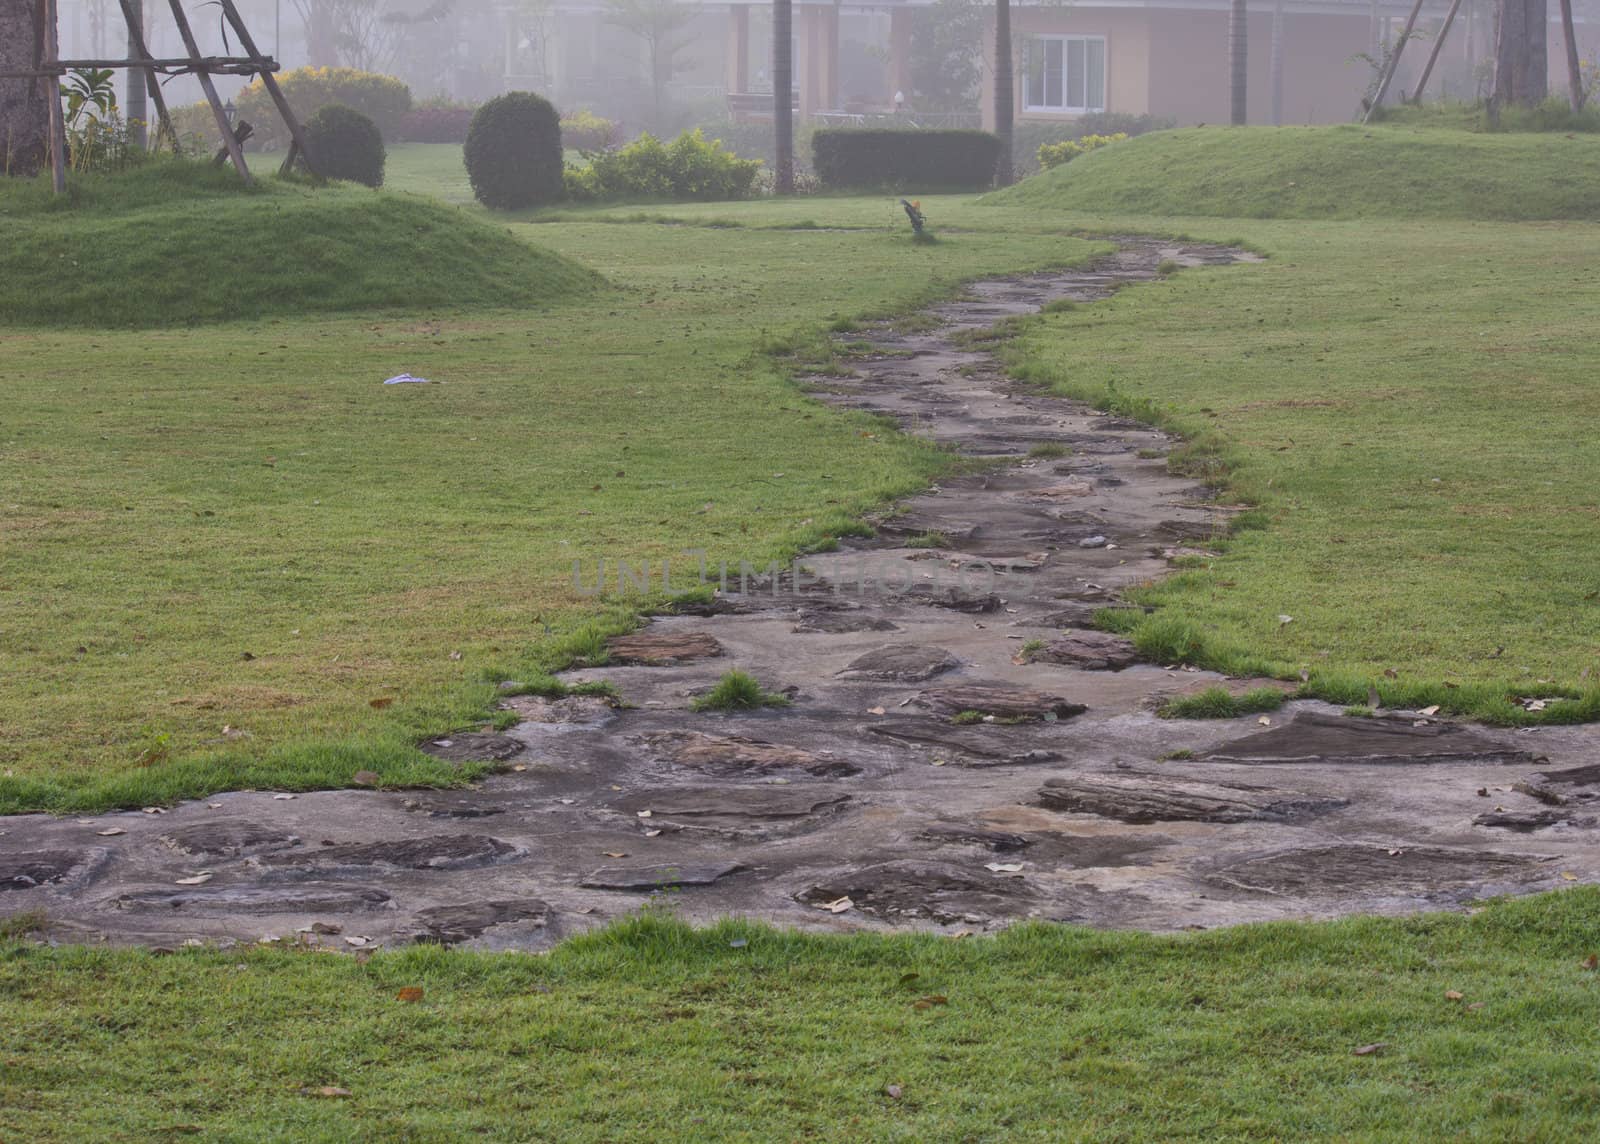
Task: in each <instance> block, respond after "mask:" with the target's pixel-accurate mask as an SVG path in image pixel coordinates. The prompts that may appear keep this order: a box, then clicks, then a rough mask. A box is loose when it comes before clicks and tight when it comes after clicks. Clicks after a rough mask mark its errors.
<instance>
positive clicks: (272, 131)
mask: <svg viewBox="0 0 1600 1144" xmlns="http://www.w3.org/2000/svg"><path fill="white" fill-rule="evenodd" d="M278 86H279V87H280V88H282V89H283V96H284V98H285V99H287V100H288V101H289V106H290V107H292V108H293V109H294V113H295V117H296V118H298V119H299V120H300V122H301V123H305V122H306V121H307V120H309V119H310V118H311V117H312V116H313V115H315V114H316V113H317V112H319V111H321V110H322V109H323V108H324V107H327V106H328V105H329V104H330V103H338V104H342V105H343V106H345V107H349V108H353V109H354V110H356V111H359V112H361V114H362V115H365V116H366V117H367V118H368V119H370V120H372V121H373V122H374V123H376V124H377V125H378V131H379V133H380V134H381V135H382V136H383V138H385V139H399V138H401V121H402V120H403V119H404V117H405V114H406V112H408V111H410V110H411V89H410V88H409V87H407V86H406V85H405V84H404V83H402V82H400V81H399V80H397V79H395V78H394V77H393V76H390V75H380V74H378V73H377V72H365V71H357V70H356V69H355V68H296V69H295V70H294V71H289V72H283V73H281V74H280V75H279V76H278ZM234 106H235V107H236V108H237V109H238V113H239V118H240V119H243V120H246V121H248V122H249V124H250V126H252V127H254V128H255V135H254V136H252V137H251V140H250V145H251V146H252V147H256V148H259V149H261V150H266V151H271V150H276V149H281V148H283V147H287V146H288V145H289V129H288V128H286V127H285V126H284V125H283V120H282V119H281V118H279V116H278V109H277V108H276V107H274V106H273V103H272V97H271V96H269V95H268V94H267V89H266V87H265V86H263V84H262V83H261V80H259V79H257V80H256V81H255V82H254V83H252V84H251V85H250V86H249V87H247V88H245V89H244V91H242V92H241V93H240V94H239V96H238V98H236V99H235V100H234ZM215 130H216V129H215V125H214V124H213V127H212V134H213V135H214V134H215Z"/></svg>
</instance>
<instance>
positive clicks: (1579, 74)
mask: <svg viewBox="0 0 1600 1144" xmlns="http://www.w3.org/2000/svg"><path fill="white" fill-rule="evenodd" d="M1561 34H1562V37H1563V38H1564V39H1565V40H1566V41H1567V100H1568V102H1570V103H1571V104H1572V110H1574V111H1582V110H1583V69H1582V68H1581V67H1580V66H1579V65H1578V40H1577V37H1576V36H1575V35H1574V33H1573V31H1572V0H1561Z"/></svg>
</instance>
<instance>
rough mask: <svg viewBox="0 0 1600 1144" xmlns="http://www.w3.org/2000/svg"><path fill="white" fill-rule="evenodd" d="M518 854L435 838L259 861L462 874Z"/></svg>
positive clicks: (479, 841) (470, 839)
mask: <svg viewBox="0 0 1600 1144" xmlns="http://www.w3.org/2000/svg"><path fill="white" fill-rule="evenodd" d="M521 853H522V852H521V851H520V850H519V849H518V848H517V847H515V846H513V845H511V843H509V842H503V841H501V840H500V839H498V838H490V837H489V836H488V835H486V834H434V835H430V836H429V837H427V838H404V839H397V840H395V841H393V842H355V843H349V844H346V845H343V846H322V847H318V848H316V849H306V850H301V851H298V852H296V853H293V854H270V855H267V856H265V857H263V858H261V859H259V861H260V862H261V864H262V865H263V866H266V867H269V868H273V869H279V870H285V871H296V870H299V871H305V872H307V873H308V874H325V873H327V872H329V871H333V870H344V869H364V868H373V867H385V866H387V867H390V868H392V869H396V870H465V869H471V868H472V867H475V866H489V865H493V864H494V863H497V862H505V861H508V860H510V859H512V858H515V857H518V856H519V855H520V854H521Z"/></svg>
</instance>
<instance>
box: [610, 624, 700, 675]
mask: <svg viewBox="0 0 1600 1144" xmlns="http://www.w3.org/2000/svg"><path fill="white" fill-rule="evenodd" d="M606 647H607V649H608V650H609V651H610V652H611V662H612V663H618V664H639V665H642V666H645V667H671V666H672V665H674V664H678V663H687V662H689V661H692V660H697V659H709V658H711V657H713V656H719V655H721V654H722V644H720V643H719V642H717V638H716V637H715V636H712V635H708V634H707V633H705V632H673V631H663V632H652V631H643V632H635V633H634V634H633V635H627V636H615V637H613V638H612V639H611V640H610V641H608V642H607V644H606Z"/></svg>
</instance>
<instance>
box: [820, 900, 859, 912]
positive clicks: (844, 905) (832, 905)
mask: <svg viewBox="0 0 1600 1144" xmlns="http://www.w3.org/2000/svg"><path fill="white" fill-rule="evenodd" d="M854 906H855V903H854V902H852V901H851V900H850V899H849V898H835V899H834V900H833V901H831V902H818V903H817V909H819V910H827V911H828V912H829V913H830V914H842V913H844V912H845V911H846V910H848V909H851V908H853V907H854Z"/></svg>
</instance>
